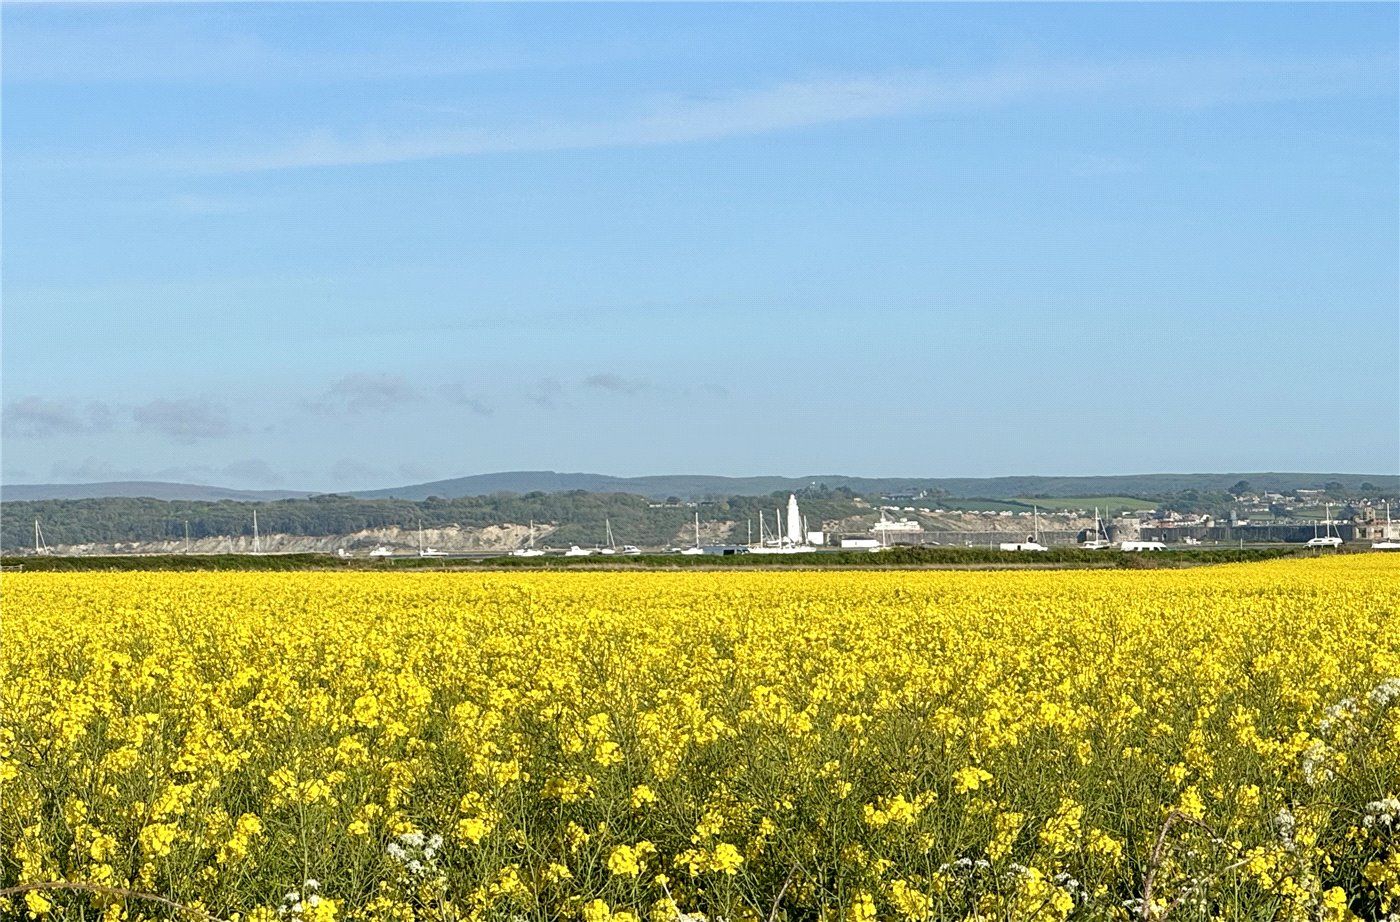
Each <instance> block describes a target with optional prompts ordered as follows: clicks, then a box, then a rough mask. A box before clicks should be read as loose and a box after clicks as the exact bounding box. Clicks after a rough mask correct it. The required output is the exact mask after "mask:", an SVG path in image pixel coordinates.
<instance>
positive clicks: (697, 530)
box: [695, 512, 700, 547]
mask: <svg viewBox="0 0 1400 922" xmlns="http://www.w3.org/2000/svg"><path fill="white" fill-rule="evenodd" d="M695 546H696V547H699V546H700V513H698V512H697V513H695Z"/></svg>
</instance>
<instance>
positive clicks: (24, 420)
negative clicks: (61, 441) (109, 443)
mask: <svg viewBox="0 0 1400 922" xmlns="http://www.w3.org/2000/svg"><path fill="white" fill-rule="evenodd" d="M0 419H3V429H4V433H5V435H7V436H11V437H14V438H22V439H46V438H53V437H55V436H71V435H93V434H96V433H100V432H106V431H108V430H109V429H111V428H112V421H113V413H112V408H111V407H109V406H108V405H107V404H105V403H103V402H102V401H99V400H92V401H88V402H87V403H86V404H81V405H80V404H78V403H76V402H74V401H69V400H54V399H51V398H48V397H40V396H36V395H30V396H26V397H18V398H16V399H14V400H11V401H8V402H7V403H6V404H5V408H4V412H3V415H0Z"/></svg>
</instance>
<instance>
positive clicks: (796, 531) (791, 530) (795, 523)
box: [787, 493, 807, 545]
mask: <svg viewBox="0 0 1400 922" xmlns="http://www.w3.org/2000/svg"><path fill="white" fill-rule="evenodd" d="M787 539H788V543H789V544H793V545H798V544H806V543H807V540H806V539H807V536H806V535H804V534H803V533H802V514H801V513H800V512H798V511H797V494H796V493H789V494H788V507H787Z"/></svg>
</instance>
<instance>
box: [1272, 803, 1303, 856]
mask: <svg viewBox="0 0 1400 922" xmlns="http://www.w3.org/2000/svg"><path fill="white" fill-rule="evenodd" d="M1296 826H1297V820H1295V819H1294V818H1293V814H1292V813H1291V812H1289V810H1288V808H1287V807H1280V808H1279V811H1278V815H1277V816H1275V817H1274V831H1275V832H1277V833H1278V840H1279V842H1280V843H1281V844H1282V845H1283V848H1284V850H1285V851H1290V852H1291V851H1293V848H1294V842H1293V830H1294V828H1295V827H1296Z"/></svg>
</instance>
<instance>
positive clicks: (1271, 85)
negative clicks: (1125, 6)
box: [168, 59, 1396, 172]
mask: <svg viewBox="0 0 1400 922" xmlns="http://www.w3.org/2000/svg"><path fill="white" fill-rule="evenodd" d="M1395 68H1396V65H1395V61H1394V60H1385V61H1379V60H1362V59H1337V60H1331V59H1327V60H1312V61H1287V60H1266V59H1210V60H1192V59H1173V60H1158V61H1132V62H1120V63H1116V64H1115V63H1110V64H1073V63H1072V64H1014V65H1002V66H994V67H986V68H981V69H969V68H945V69H925V70H909V71H899V72H892V73H884V74H873V75H854V76H842V77H832V78H822V79H811V80H794V81H787V82H782V83H777V84H774V85H771V86H768V87H762V88H758V89H750V90H739V91H735V92H732V93H730V94H727V95H722V96H710V97H696V96H687V95H657V96H653V97H651V98H650V99H649V100H646V101H642V102H638V101H633V102H632V103H630V104H629V106H628V107H624V108H628V111H621V112H618V113H617V114H615V115H613V116H611V117H605V118H600V119H595V120H558V121H528V122H526V121H522V122H519V123H516V124H507V125H463V126H458V127H441V126H437V127H432V128H414V127H402V128H397V129H392V128H391V129H375V130H365V131H358V132H356V131H345V130H337V129H333V128H328V127H323V128H318V129H315V130H312V131H308V132H306V133H304V134H303V135H301V136H300V137H295V138H291V139H285V140H283V141H282V142H274V143H271V144H268V145H267V146H265V147H262V148H257V149H244V150H243V151H241V152H235V153H233V154H231V155H225V154H220V155H210V156H186V157H182V158H180V159H179V161H178V162H171V163H168V165H169V166H171V167H175V168H181V169H193V170H200V171H215V172H224V171H232V172H239V171H260V170H277V169H294V168H299V167H325V166H355V165H368V164H384V163H400V162H407V161H415V160H429V159H436V158H442V157H463V156H472V155H478V154H500V153H515V152H527V151H551V150H575V149H590V148H608V147H636V146H655V145H667V144H685V143H693V142H701V141H712V140H719V139H724V138H732V137H745V136H754V135H762V134H768V133H772V132H780V131H786V130H793V129H800V128H807V127H813V126H818V125H827V124H835V123H840V122H849V121H857V120H865V119H877V118H889V117H896V116H904V115H915V114H939V113H949V114H951V113H960V112H982V111H990V110H995V109H1000V108H1005V107H1010V106H1014V105H1017V104H1020V103H1025V102H1035V103H1055V102H1072V103H1077V104H1082V103H1088V102H1100V103H1104V104H1112V105H1118V106H1129V107H1171V108H1196V107H1204V106H1216V105H1225V104H1232V103H1258V102H1268V101H1282V100H1295V99H1315V98H1325V97H1328V96H1332V95H1338V94H1343V93H1351V92H1387V93H1393V92H1394V87H1393V81H1394V76H1395Z"/></svg>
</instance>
